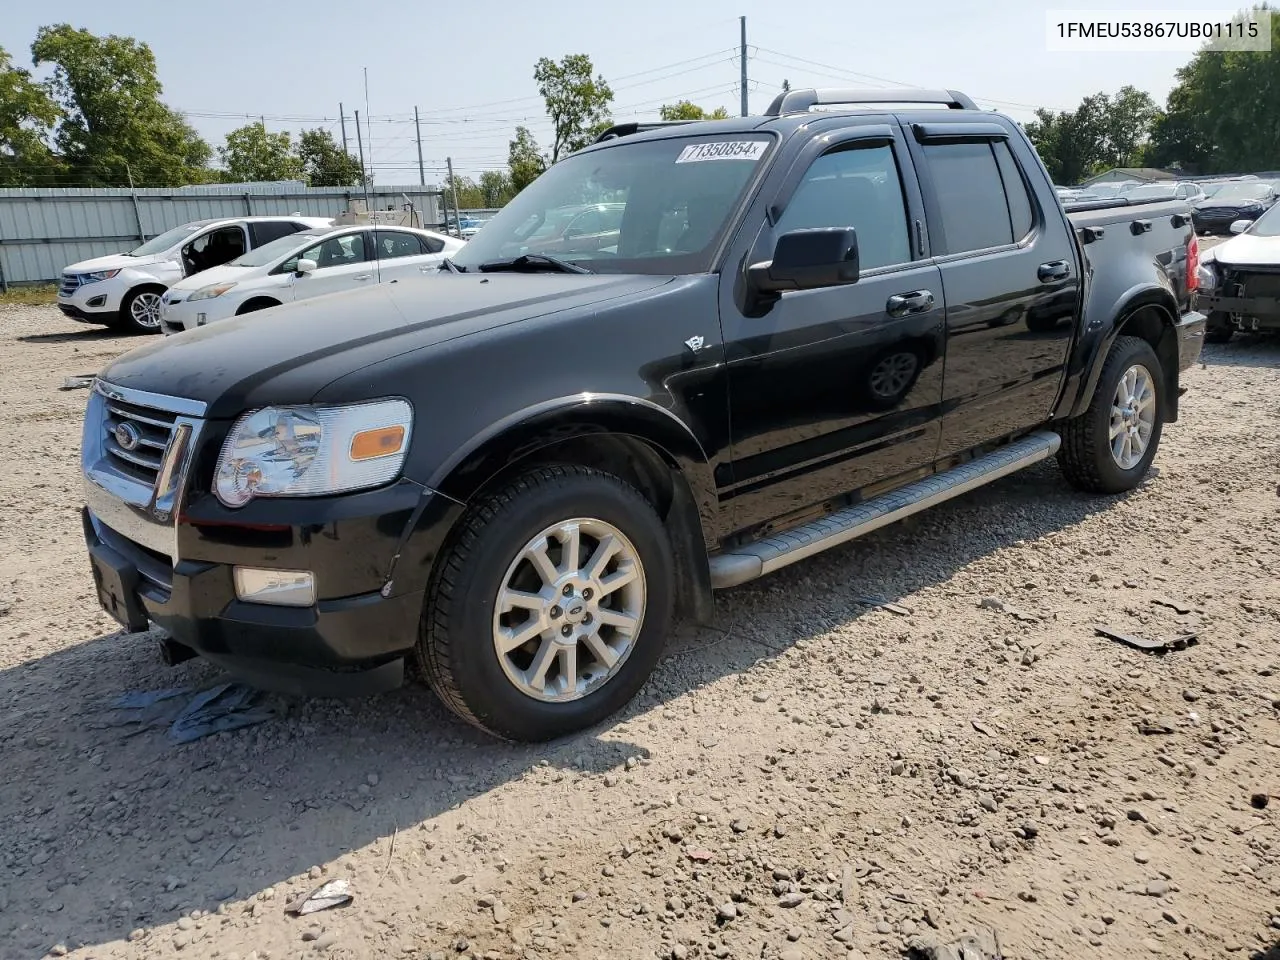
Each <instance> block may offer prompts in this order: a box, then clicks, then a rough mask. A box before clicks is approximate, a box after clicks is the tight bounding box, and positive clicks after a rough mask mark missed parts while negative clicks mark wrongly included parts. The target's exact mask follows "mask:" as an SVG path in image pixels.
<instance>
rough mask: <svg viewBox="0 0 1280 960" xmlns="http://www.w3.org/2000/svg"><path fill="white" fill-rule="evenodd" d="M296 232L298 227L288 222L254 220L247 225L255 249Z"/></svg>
mask: <svg viewBox="0 0 1280 960" xmlns="http://www.w3.org/2000/svg"><path fill="white" fill-rule="evenodd" d="M297 232H298V225H297V224H296V223H293V222H291V221H289V220H255V221H253V222H252V223H250V224H249V236H251V237H253V245H254V246H255V247H261V246H262V245H263V244H267V243H270V242H271V241H272V240H279V239H280V238H281V237H287V236H289V234H291V233H297Z"/></svg>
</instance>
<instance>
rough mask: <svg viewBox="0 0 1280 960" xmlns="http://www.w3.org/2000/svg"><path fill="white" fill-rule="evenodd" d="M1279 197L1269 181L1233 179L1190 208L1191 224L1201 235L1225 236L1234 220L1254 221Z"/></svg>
mask: <svg viewBox="0 0 1280 960" xmlns="http://www.w3.org/2000/svg"><path fill="white" fill-rule="evenodd" d="M1277 196H1280V191H1278V190H1277V188H1276V185H1275V183H1273V182H1272V181H1270V180H1235V181H1231V182H1228V183H1224V184H1222V185H1221V186H1220V187H1219V188H1218V190H1217V191H1216V192H1215V193H1214V195H1213V196H1212V197H1208V198H1206V199H1204V200H1201V201H1200V202H1199V203H1197V204H1195V205H1193V206H1192V208H1191V222H1192V223H1194V224H1195V228H1196V231H1197V232H1198V233H1202V234H1215V233H1227V232H1228V230H1229V229H1230V228H1231V225H1232V224H1233V223H1235V222H1236V221H1238V220H1250V221H1252V220H1257V219H1258V218H1259V217H1260V216H1262V215H1263V214H1264V213H1266V212H1267V211H1268V210H1270V209H1271V206H1272V204H1274V203H1275V202H1276V197H1277Z"/></svg>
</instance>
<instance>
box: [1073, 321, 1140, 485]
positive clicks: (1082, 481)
mask: <svg viewBox="0 0 1280 960" xmlns="http://www.w3.org/2000/svg"><path fill="white" fill-rule="evenodd" d="M1164 382H1165V381H1164V375H1163V372H1162V370H1161V367H1160V360H1159V358H1157V357H1156V353H1155V351H1154V350H1152V349H1151V344H1149V343H1147V341H1145V340H1141V339H1139V338H1137V337H1120V338H1118V339H1117V340H1116V342H1115V343H1114V344H1113V345H1112V347H1111V351H1110V353H1108V354H1107V360H1106V363H1104V364H1103V367H1102V373H1101V375H1099V377H1098V386H1097V388H1096V390H1095V391H1094V394H1093V400H1092V401H1091V402H1090V403H1089V409H1088V410H1086V411H1085V412H1084V413H1083V414H1081V415H1080V416H1078V417H1076V418H1075V419H1073V420H1068V421H1067V422H1066V424H1065V425H1064V428H1063V430H1062V447H1061V449H1059V451H1058V465H1059V466H1060V467H1061V468H1062V472H1063V474H1064V475H1065V476H1066V478H1067V481H1068V482H1069V483H1070V484H1071V485H1072V486H1073V487H1076V488H1077V489H1080V490H1084V491H1087V492H1089V493H1123V492H1124V491H1126V490H1132V489H1133V488H1134V487H1136V486H1137V485H1138V484H1139V483H1141V482H1142V478H1143V477H1144V476H1146V473H1147V470H1148V469H1149V468H1150V467H1151V461H1152V460H1153V459H1155V455H1156V450H1157V448H1158V447H1159V446H1160V434H1161V432H1162V431H1163V429H1164V411H1163V410H1162V406H1163V402H1164V396H1163V392H1164Z"/></svg>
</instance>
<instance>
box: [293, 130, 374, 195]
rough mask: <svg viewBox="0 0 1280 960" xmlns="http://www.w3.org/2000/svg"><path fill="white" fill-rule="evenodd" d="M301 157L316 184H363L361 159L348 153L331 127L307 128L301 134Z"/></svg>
mask: <svg viewBox="0 0 1280 960" xmlns="http://www.w3.org/2000/svg"><path fill="white" fill-rule="evenodd" d="M298 160H299V161H300V162H301V163H302V170H303V176H304V177H306V180H307V183H308V184H310V185H311V186H313V187H355V186H359V184H360V173H361V171H360V161H359V160H357V159H356V158H355V157H353V156H351V154H349V153H347V152H346V151H345V150H343V149H342V148H341V147H340V146H338V144H337V141H335V140H334V139H333V134H332V133H330V132H329V131H328V130H324V129H321V128H316V129H315V130H303V131H302V133H301V135H300V136H299V137H298Z"/></svg>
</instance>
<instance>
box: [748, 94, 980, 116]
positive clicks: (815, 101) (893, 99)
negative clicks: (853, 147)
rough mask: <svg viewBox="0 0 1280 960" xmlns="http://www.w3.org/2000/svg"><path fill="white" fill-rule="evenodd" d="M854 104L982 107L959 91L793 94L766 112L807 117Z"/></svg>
mask: <svg viewBox="0 0 1280 960" xmlns="http://www.w3.org/2000/svg"><path fill="white" fill-rule="evenodd" d="M854 103H933V104H943V105H945V106H947V107H949V108H950V109H952V110H977V109H978V105H977V104H975V103H974V102H973V101H972V100H971V99H969V97H967V96H966V95H965V94H963V93H961V92H960V91H959V90H916V89H906V90H851V89H850V90H846V89H830V90H827V89H823V90H815V89H813V88H809V89H807V90H789V91H787V92H786V93H780V94H778V96H777V97H775V98H774V101H773V103H771V104H769V109H768V110H766V111H765V112H764V115H765V116H766V117H780V116H782V115H783V114H787V113H805V112H807V111H808V110H810V109H811V108H813V107H817V106H834V105H837V104H854Z"/></svg>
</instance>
